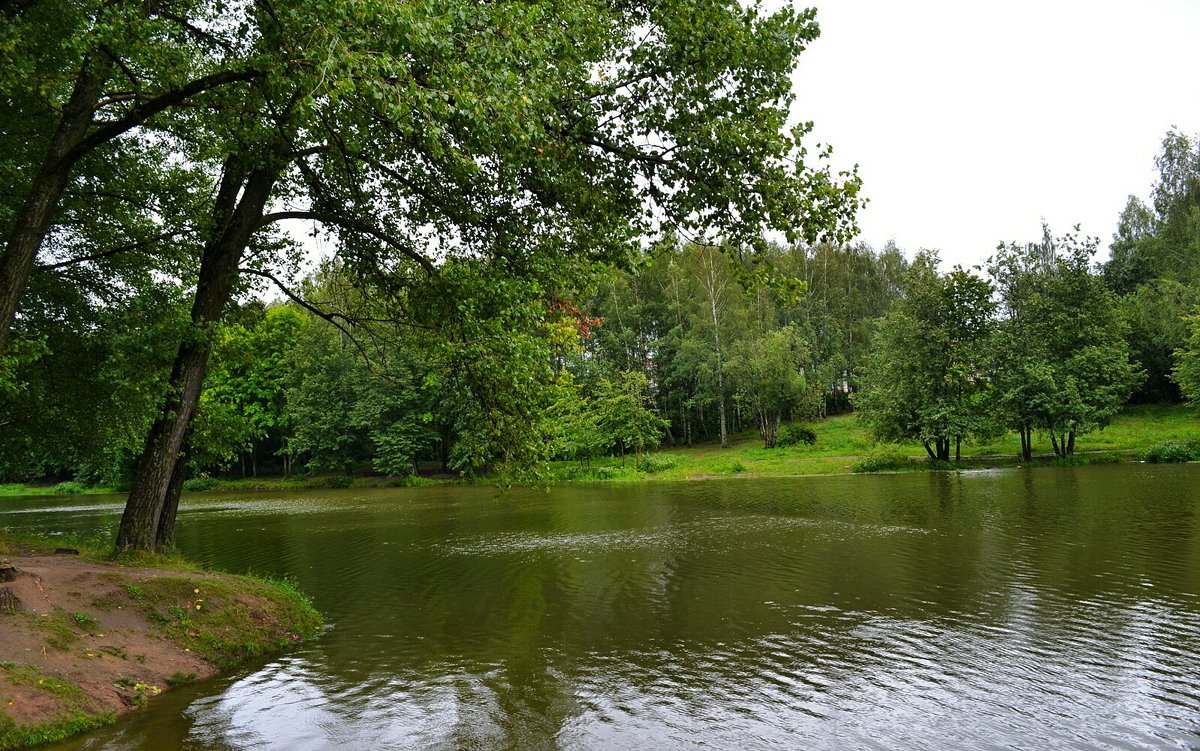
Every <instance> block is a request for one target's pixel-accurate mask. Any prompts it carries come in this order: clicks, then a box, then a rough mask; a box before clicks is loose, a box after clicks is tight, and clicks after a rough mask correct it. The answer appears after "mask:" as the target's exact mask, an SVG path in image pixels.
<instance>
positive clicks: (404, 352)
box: [0, 0, 1200, 549]
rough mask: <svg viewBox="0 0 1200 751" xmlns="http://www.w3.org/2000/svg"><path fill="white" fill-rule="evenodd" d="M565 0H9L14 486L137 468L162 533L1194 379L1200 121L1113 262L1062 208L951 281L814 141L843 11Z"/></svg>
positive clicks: (1182, 385)
mask: <svg viewBox="0 0 1200 751" xmlns="http://www.w3.org/2000/svg"><path fill="white" fill-rule="evenodd" d="M549 6H550V4H543V3H531V4H526V5H522V6H512V5H504V4H497V5H495V6H487V7H486V8H481V7H479V6H475V5H473V4H469V3H459V2H452V1H450V2H442V3H414V4H407V5H403V6H379V5H374V4H366V5H361V6H360V5H357V4H350V3H340V2H331V3H288V2H272V3H267V2H262V3H245V4H225V3H211V2H204V1H202V0H193V1H192V2H185V3H179V4H175V3H159V4H146V5H143V4H135V3H120V2H118V3H91V2H67V1H65V0H62V1H56V2H50V1H48V0H46V1H42V2H36V1H34V2H30V1H26V2H10V3H5V4H4V5H3V9H2V11H0V19H2V20H0V40H2V43H0V69H2V70H3V71H4V73H3V75H2V76H0V97H3V98H4V99H5V102H6V107H5V108H4V110H3V113H2V114H0V139H2V142H3V155H4V156H3V158H2V159H0V174H2V178H0V184H3V185H4V186H5V187H4V189H3V193H2V194H0V236H2V237H3V238H5V243H6V244H5V246H4V252H3V255H2V256H0V481H3V482H25V481H49V482H58V481H76V482H79V483H82V484H100V485H106V486H109V487H117V488H122V489H128V490H129V493H130V500H129V505H128V506H127V511H126V519H125V520H123V522H122V529H121V533H120V535H119V536H118V544H119V545H121V546H132V547H143V548H148V549H153V548H155V547H165V546H169V545H170V543H171V531H172V529H173V525H174V514H175V508H176V505H177V503H178V497H179V492H180V489H181V488H182V487H183V486H184V483H185V482H189V481H190V483H191V484H190V487H198V486H199V485H198V481H202V480H203V479H204V478H206V477H210V476H217V475H241V476H248V475H257V474H260V473H262V474H303V473H318V474H319V473H334V474H337V475H342V476H348V475H350V474H352V473H362V472H376V473H381V474H385V475H390V476H399V477H403V476H408V475H412V474H414V473H417V472H419V471H421V470H422V469H424V470H425V471H436V472H443V473H458V474H467V475H478V474H486V473H499V474H500V475H501V476H504V477H516V478H536V477H538V476H539V471H540V470H542V469H543V468H544V467H545V466H546V465H547V464H548V463H550V462H554V461H560V462H561V461H569V462H577V463H579V464H581V465H586V464H587V463H588V462H589V461H590V460H592V459H595V458H597V457H601V456H620V457H625V456H626V455H629V456H631V457H633V460H634V461H638V460H639V459H638V457H640V456H644V455H645V453H646V452H647V451H649V450H652V449H656V448H659V447H663V446H673V445H674V446H680V445H692V444H695V443H701V442H710V441H711V442H719V443H720V444H721V445H726V444H727V443H728V442H729V440H730V436H731V435H734V434H736V433H739V432H742V431H746V430H755V431H757V434H758V435H759V437H760V439H761V441H762V445H763V446H764V447H765V448H771V447H773V446H776V445H778V444H786V443H792V442H796V441H801V442H803V441H806V440H811V431H809V430H807V429H806V428H805V427H804V423H805V421H811V420H816V419H819V418H821V417H823V416H827V415H830V414H835V413H842V412H846V411H850V410H854V411H855V412H856V413H857V414H858V416H859V419H860V420H862V421H863V422H864V423H865V424H867V425H869V426H870V428H871V429H872V431H873V433H874V435H875V436H876V437H877V438H878V440H880V441H882V442H888V441H896V440H916V441H919V442H920V443H921V444H922V445H923V446H924V449H925V451H926V452H927V453H928V457H929V458H930V459H931V460H934V461H950V460H952V459H953V458H955V457H957V455H958V452H959V449H960V447H961V445H962V443H963V442H964V441H971V440H975V439H978V438H981V437H986V436H992V435H996V434H998V433H1003V432H1005V431H1013V432H1017V433H1019V434H1020V436H1021V444H1022V455H1023V457H1024V458H1025V459H1028V458H1030V457H1031V456H1032V455H1033V453H1034V451H1035V443H1036V442H1039V441H1040V442H1043V443H1044V442H1048V443H1049V444H1050V447H1051V449H1052V451H1053V452H1054V453H1055V454H1056V455H1059V456H1069V455H1070V454H1072V453H1073V452H1074V450H1075V440H1076V436H1078V435H1081V434H1084V433H1087V432H1089V431H1092V430H1095V429H1098V428H1101V427H1103V426H1104V425H1106V424H1107V423H1108V421H1110V420H1111V419H1112V418H1113V416H1114V415H1116V414H1117V412H1118V411H1119V410H1120V409H1121V408H1122V407H1123V406H1124V405H1125V404H1127V403H1130V402H1178V401H1181V400H1184V399H1200V323H1198V320H1200V319H1196V318H1193V317H1188V316H1187V315H1186V313H1187V312H1188V311H1191V310H1193V309H1194V308H1195V306H1196V305H1197V303H1200V297H1198V296H1200V279H1198V273H1200V139H1198V138H1196V137H1194V136H1190V135H1187V134H1184V133H1180V132H1175V131H1172V132H1169V133H1167V135H1166V136H1165V138H1164V140H1163V143H1162V149H1161V152H1160V155H1159V157H1158V161H1157V167H1158V172H1159V177H1158V179H1157V180H1156V182H1155V183H1154V185H1152V186H1151V193H1150V196H1149V201H1148V202H1147V201H1143V200H1141V199H1138V198H1135V197H1131V198H1130V200H1129V203H1128V205H1127V206H1126V208H1125V209H1124V211H1123V212H1122V213H1121V216H1120V224H1119V228H1118V231H1117V233H1116V236H1115V237H1114V238H1113V240H1112V244H1111V247H1110V248H1109V258H1108V260H1102V258H1101V256H1102V254H1101V253H1100V241H1099V240H1098V239H1095V238H1088V237H1083V236H1079V235H1078V234H1077V233H1071V232H1066V233H1062V234H1057V235H1056V234H1055V233H1054V232H1053V231H1052V230H1051V228H1046V229H1045V231H1044V233H1043V236H1042V237H1040V238H1026V239H1024V240H1021V239H1018V241H1015V242H1014V241H1011V239H1009V240H1006V242H1004V243H1003V244H1001V245H999V246H998V247H997V248H996V249H995V250H994V252H993V254H992V256H991V257H990V259H989V260H988V261H987V263H986V264H984V265H983V266H982V267H981V268H975V269H961V268H954V269H944V268H942V266H941V264H940V262H939V258H938V254H937V252H936V251H932V250H923V249H921V250H915V251H914V250H913V249H908V250H909V252H904V251H902V250H901V249H899V248H896V247H894V246H891V245H889V246H887V247H884V248H872V247H868V246H866V245H864V244H862V243H856V242H855V241H854V235H855V225H854V216H855V212H856V211H857V210H858V209H859V208H860V207H861V205H862V201H863V198H862V186H861V183H860V181H859V179H858V177H857V174H856V173H855V172H853V171H850V172H840V173H835V172H833V171H832V170H831V168H830V167H829V166H828V162H827V160H826V157H827V156H828V152H827V150H816V153H813V152H812V151H809V150H807V149H806V148H805V147H803V146H802V145H801V141H802V139H803V137H804V136H805V135H806V134H807V133H808V132H809V130H810V129H811V124H802V125H800V126H798V127H788V126H787V125H786V122H787V115H788V112H789V109H788V108H789V106H790V102H791V97H792V95H791V93H790V79H789V77H788V73H789V72H790V71H791V69H792V67H793V65H794V62H795V59H796V57H797V56H798V55H799V53H800V51H801V50H802V49H803V48H804V46H805V45H806V44H807V43H808V42H810V41H811V40H812V39H814V38H815V37H816V35H817V33H818V28H817V26H816V23H815V17H814V15H813V12H812V11H805V12H793V11H790V10H785V11H780V12H778V13H775V14H764V13H761V12H760V10H759V9H757V8H754V7H749V8H748V7H743V6H742V5H741V4H739V3H707V4H701V5H697V4H695V3H690V2H683V1H682V0H674V1H672V2H667V3H640V2H635V3H631V4H627V5H624V6H620V7H613V6H609V5H606V4H603V3H592V2H578V3H574V4H572V5H571V6H570V8H569V9H565V8H563V7H560V6H558V5H555V7H554V9H553V12H554V13H558V14H561V13H564V12H566V11H567V10H569V11H570V15H569V18H565V19H564V18H561V17H559V18H558V21H559V22H558V23H549V22H548V21H547V19H548V15H547V14H549V13H550V12H551V9H550V7H549ZM331 17H336V19H337V23H333V24H330V23H327V19H329V18H331ZM546 61H552V62H553V65H538V64H533V63H537V62H543V63H544V62H546ZM1131 188H1133V189H1138V186H1131ZM318 246H320V247H324V248H327V249H332V250H331V252H328V253H326V254H325V255H324V256H322V258H321V260H320V264H319V266H318V267H317V269H316V270H315V271H310V272H301V271H300V269H301V268H303V267H304V262H305V261H306V259H309V258H311V257H312V256H313V254H314V248H316V247H318Z"/></svg>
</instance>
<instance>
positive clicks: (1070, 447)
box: [1065, 430, 1075, 456]
mask: <svg viewBox="0 0 1200 751" xmlns="http://www.w3.org/2000/svg"><path fill="white" fill-rule="evenodd" d="M1065 455H1066V456H1074V455H1075V431H1074V430H1072V431H1071V432H1070V433H1068V434H1067V451H1066V454H1065Z"/></svg>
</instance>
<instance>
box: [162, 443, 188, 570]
mask: <svg viewBox="0 0 1200 751" xmlns="http://www.w3.org/2000/svg"><path fill="white" fill-rule="evenodd" d="M188 435H189V436H190V435H191V431H190V430H189V431H188ZM187 441H188V437H185V438H184V450H183V454H184V456H183V457H181V458H180V459H179V461H178V462H176V463H175V471H174V472H172V473H171V484H170V485H169V486H168V487H167V497H166V501H165V502H164V503H163V510H162V514H160V515H159V517H158V532H157V533H156V534H155V536H154V549H155V550H171V549H172V548H174V547H175V517H176V515H178V513H179V496H180V495H182V494H183V481H184V480H185V479H186V477H187V458H186V456H187V451H188V450H187Z"/></svg>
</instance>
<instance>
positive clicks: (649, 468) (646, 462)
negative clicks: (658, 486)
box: [637, 454, 679, 475]
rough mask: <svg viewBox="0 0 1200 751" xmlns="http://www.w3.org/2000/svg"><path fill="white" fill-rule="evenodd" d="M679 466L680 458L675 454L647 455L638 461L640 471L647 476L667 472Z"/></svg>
mask: <svg viewBox="0 0 1200 751" xmlns="http://www.w3.org/2000/svg"><path fill="white" fill-rule="evenodd" d="M678 464H679V457H678V456H675V455H674V454H646V455H645V456H642V457H641V458H639V459H638V463H637V466H638V469H640V470H642V471H643V472H645V473H647V474H651V475H652V474H654V473H655V472H665V471H667V470H668V469H674V468H675V467H676V466H678Z"/></svg>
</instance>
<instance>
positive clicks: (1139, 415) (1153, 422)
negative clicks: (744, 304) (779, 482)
mask: <svg viewBox="0 0 1200 751" xmlns="http://www.w3.org/2000/svg"><path fill="white" fill-rule="evenodd" d="M808 425H809V427H810V428H812V430H813V432H814V433H816V436H817V442H816V443H815V444H814V445H812V446H803V445H802V446H789V447H786V448H776V449H764V448H763V447H762V441H761V439H760V438H759V437H758V434H757V432H754V431H744V432H741V433H739V434H737V435H736V436H734V437H733V438H732V439H731V441H730V447H729V448H727V449H722V448H721V447H720V445H719V444H718V443H716V442H715V441H714V442H708V443H704V444H699V445H696V446H692V447H671V448H667V449H663V450H661V451H655V452H652V453H651V454H650V455H649V458H648V459H646V460H643V461H641V462H638V461H635V459H634V457H632V456H628V457H626V458H625V460H624V462H622V460H621V459H620V458H618V457H605V458H603V459H595V460H593V461H592V462H591V463H590V464H589V465H588V468H587V469H585V470H580V469H579V468H578V465H576V464H574V463H570V462H557V463H555V464H554V467H553V470H552V474H553V475H554V476H555V477H557V478H558V479H563V480H639V479H646V478H649V477H654V478H662V479H695V478H703V477H715V476H730V477H732V476H741V477H786V476H790V475H829V474H848V473H850V472H852V471H853V468H854V464H855V463H856V462H857V461H858V460H860V459H861V458H863V457H865V456H869V455H871V454H872V453H878V452H884V451H893V452H895V453H898V454H900V455H903V456H907V457H910V458H912V459H914V460H917V461H915V462H914V466H913V467H912V469H920V468H921V467H922V466H923V465H922V463H921V460H924V459H926V458H927V457H926V454H925V449H924V447H922V446H921V444H920V443H917V442H915V441H914V442H909V443H902V444H898V445H890V446H879V445H877V444H875V442H874V441H873V440H872V438H871V434H870V431H869V430H868V429H867V428H866V427H865V426H863V425H862V424H861V423H860V422H859V421H858V418H857V416H856V415H854V414H849V415H838V416H835V417H830V418H827V419H824V420H819V421H815V422H812V423H808ZM1190 439H1196V440H1200V416H1198V415H1197V414H1196V413H1195V412H1194V411H1192V410H1190V409H1188V408H1186V407H1181V406H1161V405H1139V406H1135V407H1129V408H1127V409H1126V410H1125V411H1123V412H1122V413H1121V414H1120V415H1118V416H1117V417H1116V418H1115V419H1114V420H1113V422H1112V424H1110V425H1109V426H1107V427H1106V428H1104V429H1103V430H1097V431H1093V432H1091V433H1087V434H1084V435H1081V436H1079V437H1077V438H1076V453H1077V454H1079V455H1080V456H1082V457H1087V456H1094V455H1095V454H1096V453H1100V454H1102V455H1110V456H1114V457H1115V458H1124V459H1128V458H1132V457H1133V456H1134V455H1136V454H1139V453H1141V452H1142V451H1144V450H1145V449H1146V448H1148V447H1150V446H1153V445H1154V444H1156V443H1161V442H1163V441H1168V440H1190ZM1020 446H1021V442H1020V438H1019V437H1018V436H1017V435H1016V434H1015V433H1007V434H1005V435H1003V436H999V437H997V438H994V439H992V440H988V441H978V442H977V441H969V442H964V443H963V445H962V457H963V462H962V466H963V467H964V468H966V467H974V466H1008V465H1017V464H1019V460H1018V456H1019V454H1020ZM1034 454H1035V457H1036V459H1037V460H1038V461H1040V462H1045V461H1048V460H1051V459H1053V452H1052V450H1051V447H1050V439H1049V437H1047V436H1044V435H1042V436H1037V435H1035V437H1034ZM639 464H640V466H641V467H642V469H639V466H638V465H639ZM647 470H648V471H647Z"/></svg>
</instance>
